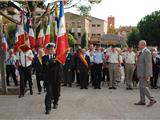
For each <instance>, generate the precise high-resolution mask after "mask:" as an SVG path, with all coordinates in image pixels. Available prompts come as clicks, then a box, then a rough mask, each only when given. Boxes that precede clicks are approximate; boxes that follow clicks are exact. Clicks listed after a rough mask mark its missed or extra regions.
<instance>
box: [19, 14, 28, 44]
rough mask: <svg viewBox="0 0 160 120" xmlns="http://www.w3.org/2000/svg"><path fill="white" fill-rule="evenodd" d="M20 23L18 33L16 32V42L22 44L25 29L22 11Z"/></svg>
mask: <svg viewBox="0 0 160 120" xmlns="http://www.w3.org/2000/svg"><path fill="white" fill-rule="evenodd" d="M20 23H21V25H19V33H18V44H19V45H22V44H24V43H25V32H27V31H25V30H26V25H25V16H24V13H23V12H22V13H21V16H20Z"/></svg>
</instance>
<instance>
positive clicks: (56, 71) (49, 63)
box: [42, 55, 62, 83]
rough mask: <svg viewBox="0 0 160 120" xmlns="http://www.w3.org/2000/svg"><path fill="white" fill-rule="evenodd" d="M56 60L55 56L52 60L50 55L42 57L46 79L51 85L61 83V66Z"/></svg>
mask: <svg viewBox="0 0 160 120" xmlns="http://www.w3.org/2000/svg"><path fill="white" fill-rule="evenodd" d="M55 58H56V56H55V55H53V59H52V60H50V59H49V55H45V56H43V57H42V64H43V73H44V74H45V78H44V79H45V80H46V82H49V83H57V82H58V83H59V82H60V81H61V73H62V70H61V65H60V63H59V62H58V61H57V60H56V59H55Z"/></svg>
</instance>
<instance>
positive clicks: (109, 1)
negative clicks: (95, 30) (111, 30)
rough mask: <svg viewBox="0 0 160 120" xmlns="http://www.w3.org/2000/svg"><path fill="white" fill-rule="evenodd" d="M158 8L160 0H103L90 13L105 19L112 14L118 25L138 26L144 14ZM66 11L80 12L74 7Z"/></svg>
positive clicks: (159, 7) (159, 8)
mask: <svg viewBox="0 0 160 120" xmlns="http://www.w3.org/2000/svg"><path fill="white" fill-rule="evenodd" d="M75 1H77V0H75ZM82 1H83V0H82ZM156 10H160V0H102V2H101V3H100V4H98V5H93V6H92V10H91V12H90V14H91V16H94V17H97V18H100V19H103V20H107V17H108V16H110V15H112V16H114V17H115V26H116V27H119V26H136V25H137V23H138V22H139V21H140V20H141V19H142V18H143V17H144V16H146V15H148V14H151V13H152V12H154V11H156ZM65 11H66V12H68V11H70V12H74V13H78V12H77V10H76V9H74V8H71V9H68V10H65Z"/></svg>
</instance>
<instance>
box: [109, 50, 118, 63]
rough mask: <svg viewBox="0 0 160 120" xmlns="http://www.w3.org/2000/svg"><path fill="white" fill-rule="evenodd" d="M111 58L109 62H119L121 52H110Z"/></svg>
mask: <svg viewBox="0 0 160 120" xmlns="http://www.w3.org/2000/svg"><path fill="white" fill-rule="evenodd" d="M108 55H109V59H108V62H109V63H119V59H120V58H119V53H118V52H117V51H115V52H110V53H109V54H108Z"/></svg>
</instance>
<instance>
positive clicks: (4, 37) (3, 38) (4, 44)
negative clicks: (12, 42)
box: [2, 34, 8, 52]
mask: <svg viewBox="0 0 160 120" xmlns="http://www.w3.org/2000/svg"><path fill="white" fill-rule="evenodd" d="M2 49H3V51H4V52H7V50H8V44H7V39H6V36H5V34H3V35H2Z"/></svg>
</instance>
